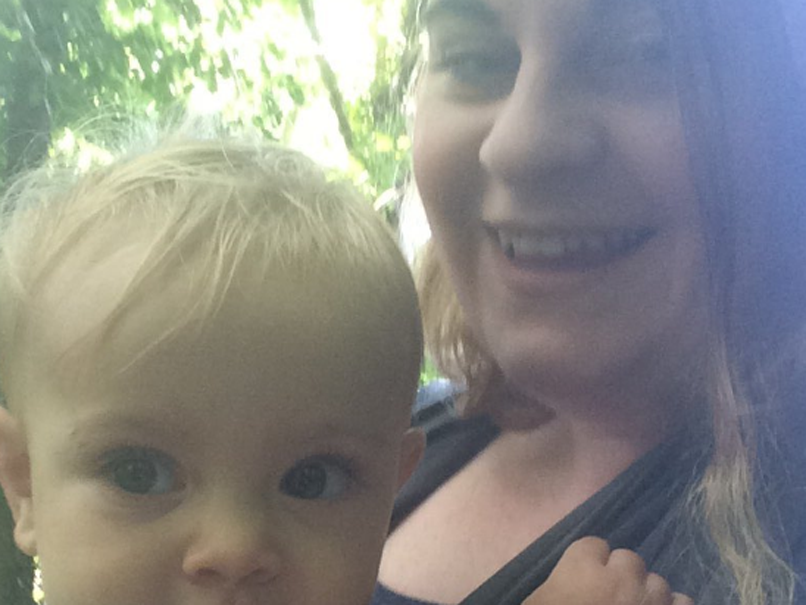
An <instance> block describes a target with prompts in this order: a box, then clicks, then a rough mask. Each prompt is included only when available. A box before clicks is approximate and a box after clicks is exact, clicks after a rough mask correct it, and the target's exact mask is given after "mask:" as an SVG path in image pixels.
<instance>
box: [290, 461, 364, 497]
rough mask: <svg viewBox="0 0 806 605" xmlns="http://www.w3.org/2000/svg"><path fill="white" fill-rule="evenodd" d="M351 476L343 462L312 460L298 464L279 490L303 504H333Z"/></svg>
mask: <svg viewBox="0 0 806 605" xmlns="http://www.w3.org/2000/svg"><path fill="white" fill-rule="evenodd" d="M352 481H353V473H352V471H351V469H350V464H349V462H347V461H346V460H342V459H339V458H334V457H324V458H311V459H308V460H303V461H302V462H299V463H297V464H296V465H295V466H294V467H293V468H291V469H290V470H289V471H288V472H286V474H285V475H284V476H283V478H282V479H281V481H280V490H281V491H282V492H283V493H284V494H286V495H288V496H291V497H292V498H300V499H302V500H335V499H336V498H339V497H341V496H342V495H343V494H344V493H345V492H346V491H347V490H348V489H349V488H350V486H351V483H352Z"/></svg>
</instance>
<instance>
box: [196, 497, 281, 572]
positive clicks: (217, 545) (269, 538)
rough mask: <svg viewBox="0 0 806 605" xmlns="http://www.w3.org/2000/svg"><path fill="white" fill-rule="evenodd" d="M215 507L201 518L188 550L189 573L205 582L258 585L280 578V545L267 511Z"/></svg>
mask: <svg viewBox="0 0 806 605" xmlns="http://www.w3.org/2000/svg"><path fill="white" fill-rule="evenodd" d="M224 508H229V509H230V510H224ZM214 510H215V512H213V511H212V510H211V511H207V514H206V515H205V518H204V519H203V520H200V521H199V523H198V524H197V530H196V532H195V536H194V538H193V539H192V540H191V543H190V545H189V546H188V548H187V550H186V552H185V556H184V560H183V562H182V571H183V572H184V574H185V575H186V577H188V578H189V580H190V581H191V582H192V583H194V584H198V585H205V586H207V585H209V586H217V585H227V586H247V585H248V586H257V585H263V584H268V583H270V582H272V581H274V580H275V579H277V578H278V577H279V576H280V575H281V573H282V556H281V552H280V551H281V549H280V548H279V544H278V542H279V540H278V538H277V536H276V535H275V534H274V533H273V532H272V531H271V528H267V527H266V525H267V523H266V519H265V518H264V515H261V514H250V512H249V511H248V510H244V509H239V508H238V507H232V506H231V507H214Z"/></svg>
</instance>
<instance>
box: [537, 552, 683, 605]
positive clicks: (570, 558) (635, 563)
mask: <svg viewBox="0 0 806 605" xmlns="http://www.w3.org/2000/svg"><path fill="white" fill-rule="evenodd" d="M523 605H694V602H693V601H692V600H691V598H689V597H687V596H686V595H683V594H680V593H673V592H672V590H671V588H670V587H669V584H668V583H667V582H666V580H664V579H663V578H661V577H660V576H659V575H658V574H655V573H647V570H646V565H645V564H644V561H643V559H641V557H640V556H638V555H637V554H635V553H634V552H632V551H631V550H624V549H620V550H614V551H611V550H610V547H609V546H608V545H607V542H605V541H604V540H601V539H599V538H592V537H588V538H582V539H580V540H577V541H576V542H574V543H573V544H571V546H569V547H568V548H567V549H566V551H565V553H564V554H563V556H562V557H561V558H560V561H559V563H557V567H555V568H554V571H553V572H552V573H551V575H550V576H549V578H548V579H547V580H546V582H545V583H544V584H543V585H542V586H541V587H540V588H538V589H537V590H535V591H534V592H533V593H532V594H531V596H530V597H529V598H528V599H526V600H525V601H524V602H523Z"/></svg>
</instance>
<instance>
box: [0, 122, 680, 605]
mask: <svg viewBox="0 0 806 605" xmlns="http://www.w3.org/2000/svg"><path fill="white" fill-rule="evenodd" d="M5 201H6V208H5V214H4V217H3V222H2V225H0V383H1V384H2V385H3V389H4V393H5V397H6V406H7V407H5V408H3V407H0V483H2V487H3V490H4V492H5V495H6V498H7V500H8V503H9V505H10V507H11V510H12V513H13V516H14V521H15V530H14V537H15V541H16V543H17V545H18V546H19V548H20V549H21V550H22V551H23V552H25V553H27V554H29V555H32V556H33V555H36V556H38V558H39V564H40V567H41V569H42V574H43V580H44V590H45V596H46V599H47V602H48V605H362V604H365V603H368V602H369V600H370V597H371V594H372V591H373V588H374V585H375V577H376V573H377V569H378V563H379V560H380V556H381V552H382V549H383V543H384V539H385V537H386V534H387V528H388V523H389V517H390V512H391V509H392V504H393V500H394V496H395V492H396V490H397V488H398V487H399V486H400V485H401V483H402V482H404V481H405V480H406V479H407V478H408V476H409V475H410V474H411V472H412V470H413V469H414V467H415V465H416V464H417V462H418V460H419V458H420V455H421V452H422V449H423V436H422V434H421V433H420V432H418V431H414V430H411V429H410V428H409V417H410V407H411V404H412V403H413V402H414V398H415V390H416V386H417V379H418V373H419V368H420V359H421V346H422V344H421V334H420V319H419V314H418V309H417V297H416V294H415V291H414V286H413V284H412V280H411V277H410V274H409V270H408V267H407V265H406V263H405V261H404V260H403V258H402V256H401V254H400V253H399V251H398V250H397V247H396V244H395V242H394V239H393V238H392V236H391V235H390V233H389V231H388V230H387V228H386V226H385V224H384V223H383V222H382V220H381V219H380V218H379V217H377V216H376V215H375V214H374V213H373V212H372V210H371V209H370V208H369V207H368V206H367V205H366V204H365V203H363V202H362V200H361V199H360V198H358V197H357V196H356V194H355V193H353V192H352V190H351V189H350V188H349V187H347V186H345V185H342V184H339V183H337V182H333V181H329V180H328V179H327V178H326V176H325V175H324V173H323V172H322V171H321V170H320V169H318V168H317V167H315V166H314V165H313V164H312V163H311V162H310V161H309V160H307V159H306V158H305V157H304V156H301V155H300V154H298V153H295V152H292V151H290V150H287V149H285V148H282V147H278V146H274V145H253V144H248V143H243V142H237V141H226V140H223V141H222V140H219V141H206V142H205V141H195V140H188V139H183V138H174V139H168V140H166V141H163V142H162V143H161V144H160V145H159V146H157V147H156V148H155V149H153V150H151V151H149V152H146V153H143V154H140V155H133V156H129V157H124V158H122V159H120V160H118V161H117V162H115V163H113V164H112V165H111V166H109V167H106V168H103V169H98V170H95V171H93V172H90V173H88V174H86V175H84V176H82V177H79V178H77V179H76V178H72V177H71V178H69V179H67V180H65V179H63V178H59V177H58V175H53V174H50V173H46V172H44V171H43V172H39V173H33V174H32V175H30V176H28V177H27V178H25V179H23V180H21V181H20V182H18V183H17V184H16V185H15V186H14V187H13V188H12V190H11V191H10V192H9V193H8V194H7V196H6V200H5ZM527 603H530V604H531V603H535V605H615V604H616V603H618V604H620V605H638V604H643V605H667V604H669V603H673V604H674V605H686V604H688V603H690V601H689V600H688V599H687V598H685V597H682V596H681V595H672V594H671V593H670V591H669V588H668V585H667V584H666V583H665V582H664V581H663V580H662V579H661V578H659V577H658V576H655V575H654V574H647V572H646V569H645V568H644V567H643V563H642V562H641V561H640V559H639V558H638V557H637V555H634V554H633V553H629V552H627V551H615V552H613V553H611V552H610V549H609V547H608V546H607V544H606V543H604V542H603V541H601V540H596V539H592V538H588V539H585V540H582V541H579V542H577V543H576V544H574V545H573V546H572V547H571V548H569V549H568V551H567V552H566V555H565V556H564V557H563V558H562V560H561V562H560V564H559V565H558V567H557V569H556V570H555V572H554V573H553V574H552V575H551V577H550V578H549V580H548V581H547V582H546V583H545V584H544V585H543V586H542V587H541V588H540V589H538V590H537V591H536V592H535V593H534V594H533V595H532V597H530V599H528V600H527Z"/></svg>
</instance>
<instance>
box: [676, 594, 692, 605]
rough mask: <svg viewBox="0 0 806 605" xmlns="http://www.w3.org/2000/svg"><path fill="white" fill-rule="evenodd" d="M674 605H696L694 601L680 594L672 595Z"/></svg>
mask: <svg viewBox="0 0 806 605" xmlns="http://www.w3.org/2000/svg"><path fill="white" fill-rule="evenodd" d="M672 605H694V599H692V598H691V597H690V596H688V595H684V594H682V593H680V592H675V593H672Z"/></svg>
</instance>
